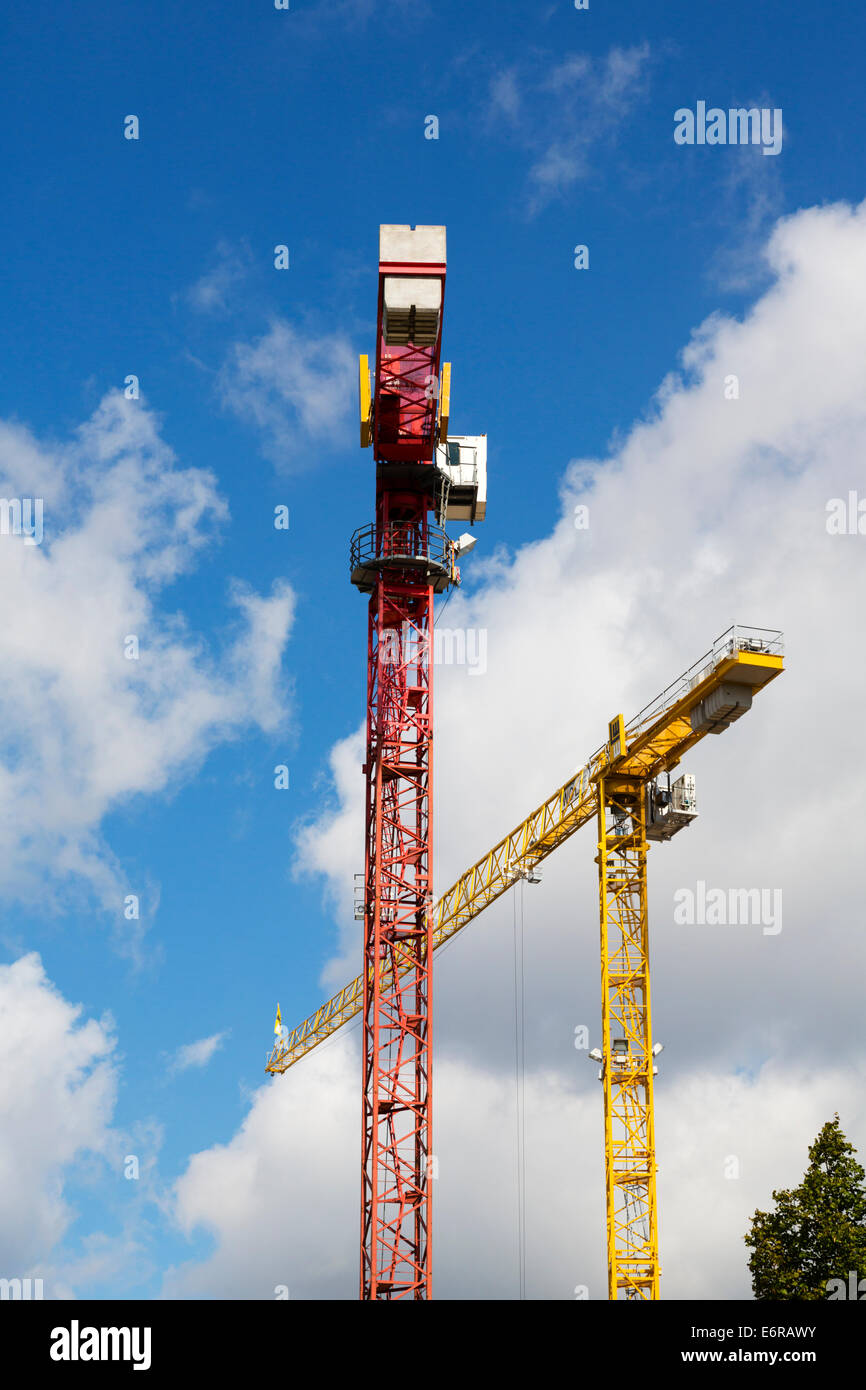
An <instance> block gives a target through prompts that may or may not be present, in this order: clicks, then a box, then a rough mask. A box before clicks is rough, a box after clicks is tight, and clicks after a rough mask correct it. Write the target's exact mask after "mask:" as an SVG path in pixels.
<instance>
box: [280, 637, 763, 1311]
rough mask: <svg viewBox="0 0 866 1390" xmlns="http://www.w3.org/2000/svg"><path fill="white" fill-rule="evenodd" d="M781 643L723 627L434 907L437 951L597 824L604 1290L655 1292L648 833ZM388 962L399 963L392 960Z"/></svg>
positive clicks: (675, 817) (330, 1018) (314, 1032)
mask: <svg viewBox="0 0 866 1390" xmlns="http://www.w3.org/2000/svg"><path fill="white" fill-rule="evenodd" d="M782 653H783V640H782V634H781V633H780V632H776V631H773V630H771V629H768V628H755V627H741V626H735V627H731V628H729V629H728V630H727V632H724V633H723V634H722V635H721V637H719V638H717V640H716V641H715V642H714V643H713V645H712V647H711V648H710V650H709V651H708V652H706V653H705V654H704V655H703V656H702V657H701V658H700V659H699V660H698V661H696V662H695V663H694V664H693V665H692V666H690V667H689V668H688V670H687V671H684V672H683V674H682V675H681V676H680V677H679V678H678V679H677V680H676V681H674V682H673V684H672V685H669V686H668V687H667V689H666V690H663V691H662V693H661V694H660V695H658V696H657V697H656V699H655V700H653V701H651V703H650V704H649V705H647V706H645V708H644V709H642V710H641V711H640V713H639V714H637V715H636V716H635V717H634V719H632V720H630V721H629V722H628V723H626V722H625V720H624V719H623V716H622V715H621V714H620V715H617V716H616V717H615V718H614V719H612V720H611V722H610V725H609V728H608V739H607V742H606V743H605V744H603V746H602V747H601V748H600V749H598V750H597V752H595V753H593V755H592V757H591V758H590V759H589V761H588V762H587V763H586V764H585V765H584V766H583V767H582V768H581V769H580V771H579V772H577V773H576V774H575V775H574V776H573V777H570V778H569V780H568V781H567V782H565V783H564V784H563V785H562V786H561V787H560V788H559V789H558V791H556V792H554V794H553V795H552V796H551V797H548V799H547V801H545V802H544V803H543V804H542V805H541V806H539V807H538V809H537V810H535V811H533V813H532V815H531V816H527V818H526V820H525V821H523V822H522V824H521V825H519V826H518V827H517V829H516V830H513V831H512V832H511V834H510V835H506V836H505V838H504V839H502V840H500V841H499V843H498V844H497V845H495V846H494V847H493V849H491V850H490V851H489V852H488V853H487V854H486V855H484V857H483V858H482V859H479V860H478V862H477V863H476V864H473V865H472V868H471V869H468V870H467V871H466V873H464V874H463V875H462V876H461V877H460V878H459V879H458V880H457V882H456V883H454V884H452V886H451V887H450V888H449V889H448V890H447V892H445V893H444V894H443V895H442V897H441V898H440V899H439V901H438V902H437V903H436V905H435V907H434V909H433V912H434V929H433V938H432V939H433V950H436V948H437V947H439V946H441V945H443V944H444V942H446V941H449V940H450V939H451V938H452V937H453V936H455V935H456V933H457V932H459V931H460V930H461V929H462V928H463V927H465V926H466V924H467V923H468V922H471V921H472V919H473V918H474V917H477V916H478V914H479V913H480V912H483V911H484V909H485V907H488V906H489V905H490V903H492V902H494V901H495V900H496V899H497V898H499V897H501V895H502V894H503V893H505V892H506V891H507V889H509V888H510V887H511V886H512V885H513V884H514V883H516V882H517V881H518V880H519V879H522V878H531V877H533V876H534V873H533V871H534V870H535V868H536V866H537V865H538V864H540V863H541V861H542V860H544V859H546V858H547V856H548V855H549V854H552V853H553V851H554V850H555V849H557V848H558V847H559V846H560V845H561V844H562V843H563V842H564V841H565V840H567V839H569V837H570V836H571V835H573V834H574V832H575V831H576V830H579V829H580V827H581V826H583V825H586V824H587V823H588V822H589V821H591V820H593V819H595V820H596V822H597V826H598V856H597V860H596V862H597V864H598V877H599V918H600V926H601V1009H602V1045H601V1048H600V1049H597V1050H595V1051H593V1052H592V1053H591V1054H590V1056H592V1057H593V1058H595V1059H596V1060H598V1061H599V1062H600V1063H601V1068H600V1072H599V1075H600V1078H601V1081H602V1089H603V1092H604V1132H605V1185H606V1194H607V1263H608V1297H609V1298H610V1299H613V1300H615V1299H619V1298H624V1299H655V1298H658V1296H659V1274H660V1270H659V1253H658V1231H657V1215H656V1159H655V1134H654V1118H653V1076H654V1074H655V1071H656V1067H655V1064H654V1059H655V1056H656V1055H657V1053H658V1052H659V1051H660V1048H659V1047H658V1045H657V1044H655V1045H654V1044H653V1037H652V1019H651V1011H650V968H649V935H648V919H647V875H646V862H647V851H648V847H649V846H648V842H649V841H653V840H656V841H658V840H668V839H670V838H671V836H672V835H674V834H676V833H677V832H678V831H679V830H681V829H683V828H684V827H685V826H686V825H688V824H690V822H691V821H692V820H693V819H694V818H695V816H696V815H697V807H696V800H695V790H694V778H693V777H690V776H688V775H683V776H681V777H680V778H679V779H678V780H677V781H676V782H675V783H674V784H673V786H671V785H670V773H671V771H672V770H673V768H675V767H676V766H677V765H678V763H679V762H680V759H681V758H682V756H683V755H684V754H685V753H687V752H688V750H689V749H690V748H692V747H693V746H694V744H696V743H698V742H699V740H700V739H702V738H703V737H704V735H705V734H720V733H722V732H724V730H725V729H727V728H729V727H730V725H731V724H732V723H734V721H735V720H737V719H739V718H740V716H741V715H743V714H745V713H746V711H747V710H748V709H750V707H751V704H752V698H753V696H754V695H755V694H756V693H757V692H758V691H759V690H761V689H763V687H764V686H765V685H767V684H768V683H769V682H770V681H771V680H773V679H774V678H775V677H776V676H777V675H779V673H780V672H781V671H782V669H783V654H782ZM665 778H666V781H667V785H666V786H665V785H664V784H663V781H662V779H665ZM389 968H393V967H389ZM411 968H412V960H411V958H409V957H407V962H406V969H411ZM396 970H397V972H398V974H399V973H402V971H401V963H400V960H399V956H398V957H397V965H396ZM363 997H364V990H363V979H362V977H361V976H358V978H357V979H355V980H353V981H352V983H351V984H349V985H346V986H345V988H343V989H341V990H340V991H339V993H337V994H335V995H334V996H333V998H332V999H329V1000H328V1001H327V1003H325V1004H323V1005H322V1006H321V1008H319V1009H317V1010H316V1012H315V1013H314V1014H312V1015H311V1016H310V1017H309V1018H308V1019H306V1020H305V1022H303V1023H301V1024H300V1025H299V1026H298V1027H297V1028H295V1029H293V1030H292V1031H291V1032H289V1031H288V1030H285V1029H282V1028H280V1029H279V1034H278V1037H277V1040H276V1042H275V1043H274V1047H273V1050H272V1051H271V1053H270V1055H269V1057H268V1061H267V1071H269V1072H272V1073H275V1074H278V1073H282V1072H285V1071H288V1069H289V1067H291V1066H293V1065H294V1064H295V1062H297V1061H299V1060H300V1058H301V1057H304V1056H306V1054H307V1053H308V1052H311V1051H312V1049H313V1048H314V1047H317V1046H318V1045H319V1043H321V1042H324V1040H325V1039H326V1038H328V1037H330V1036H331V1035H332V1034H333V1033H335V1032H336V1031H337V1029H338V1028H340V1027H342V1025H343V1024H344V1023H347V1022H348V1021H349V1019H351V1018H353V1017H355V1015H356V1014H358V1013H359V1012H360V1010H361V1006H362V1003H363Z"/></svg>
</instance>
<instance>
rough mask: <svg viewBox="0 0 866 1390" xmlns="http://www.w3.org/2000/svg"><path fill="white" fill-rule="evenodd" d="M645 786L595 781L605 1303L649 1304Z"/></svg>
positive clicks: (651, 1165) (652, 1252) (611, 778)
mask: <svg viewBox="0 0 866 1390" xmlns="http://www.w3.org/2000/svg"><path fill="white" fill-rule="evenodd" d="M644 788H645V783H644V781H643V779H641V778H639V777H618V776H616V775H615V774H611V775H607V776H602V777H600V778H599V781H598V861H597V862H598V878H599V920H600V924H601V1031H602V1048H601V1051H602V1057H603V1062H602V1073H601V1076H602V1083H603V1090H604V1147H605V1182H606V1192H607V1264H608V1297H609V1298H610V1299H613V1300H616V1299H618V1298H620V1297H625V1298H627V1299H634V1298H649V1299H653V1298H658V1296H659V1259H658V1231H657V1223H656V1162H655V1136H654V1120H653V1051H652V1020H651V1014H650V969H649V934H648V924H647V875H646V859H647V842H646V824H645V814H646V813H645V805H646V798H645V794H644Z"/></svg>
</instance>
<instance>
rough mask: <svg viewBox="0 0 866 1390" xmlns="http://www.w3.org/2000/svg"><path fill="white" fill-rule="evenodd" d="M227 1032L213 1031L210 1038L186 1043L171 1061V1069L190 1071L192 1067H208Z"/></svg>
mask: <svg viewBox="0 0 866 1390" xmlns="http://www.w3.org/2000/svg"><path fill="white" fill-rule="evenodd" d="M227 1037H228V1034H227V1033H212V1034H211V1036H210V1037H209V1038H199V1039H198V1041H197V1042H191V1043H184V1045H183V1047H179V1048H178V1049H177V1052H175V1054H174V1056H173V1057H172V1058H171V1059H170V1061H169V1070H170V1071H173V1072H179V1071H188V1070H189V1068H190V1067H206V1066H207V1064H208V1062H209V1061H210V1059H211V1057H212V1056H213V1055H214V1053H215V1052H216V1050H217V1048H220V1047H222V1045H223V1041H224V1039H225V1038H227Z"/></svg>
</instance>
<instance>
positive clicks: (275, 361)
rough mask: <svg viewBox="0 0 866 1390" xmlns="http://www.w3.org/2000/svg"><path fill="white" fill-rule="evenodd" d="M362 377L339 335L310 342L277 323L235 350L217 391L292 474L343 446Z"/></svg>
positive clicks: (268, 454)
mask: <svg viewBox="0 0 866 1390" xmlns="http://www.w3.org/2000/svg"><path fill="white" fill-rule="evenodd" d="M357 373H358V359H357V356H356V355H355V352H354V350H353V349H352V346H351V344H350V343H349V341H348V339H347V338H346V337H344V336H343V335H342V334H336V333H335V334H323V335H321V336H319V337H313V336H312V335H307V334H304V333H303V332H301V331H300V330H299V329H297V328H296V327H294V325H292V324H291V323H288V322H286V320H284V319H275V320H274V321H273V322H272V323H271V325H270V328H269V329H268V332H267V333H265V334H263V335H262V336H261V337H260V338H258V339H257V340H256V341H255V342H252V343H245V342H239V343H235V344H234V345H233V347H232V348H231V350H230V352H229V354H228V357H227V360H226V362H225V363H224V365H223V367H222V369H221V371H220V376H219V389H220V392H221V396H222V400H223V404H224V405H225V406H226V407H227V408H228V409H229V410H231V411H233V412H234V413H235V414H236V415H237V416H238V417H239V418H240V419H242V420H244V421H246V422H247V423H249V424H252V425H254V426H255V427H256V428H257V429H258V430H259V431H260V432H261V434H262V438H263V443H262V452H263V453H264V454H265V456H266V457H267V458H269V459H271V460H272V461H273V462H274V463H275V464H277V465H278V467H280V468H283V469H285V470H286V471H293V470H296V469H300V468H303V467H306V466H309V464H310V463H311V462H313V461H314V457H315V454H317V453H318V454H321V452H322V449H323V448H331V449H338V448H340V447H341V446H342V445H344V444H345V442H346V440H347V438H348V420H349V415H350V413H351V403H352V402H353V401H354V399H355V396H356V394H357Z"/></svg>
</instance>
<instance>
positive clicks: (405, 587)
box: [352, 225, 486, 1299]
mask: <svg viewBox="0 0 866 1390" xmlns="http://www.w3.org/2000/svg"><path fill="white" fill-rule="evenodd" d="M444 291H445V228H444V227H414V228H413V227H407V226H394V225H388V226H383V227H381V228H380V230H379V311H378V326H377V348H376V368H375V374H374V378H373V390H372V393H371V391H370V379H369V369H368V365H367V359H366V358H364V357H362V358H361V378H360V386H361V443H362V445H369V444H372V446H373V455H374V458H375V462H376V519H375V522H374V523H373V524H372V525H370V526H366V527H363V528H362V529H361V530H359V531H357V532H356V533H355V535H354V536H353V538H352V582H353V583H354V584H356V585H357V586H358V588H359V589H361V591H362V592H364V593H369V595H370V606H369V624H368V653H367V754H366V762H365V764H364V773H365V776H366V837H367V845H366V864H365V874H364V905H363V921H364V1063H363V1065H364V1074H363V1112H362V1123H363V1148H362V1217H361V1298H362V1299H396V1298H409V1299H425V1298H429V1297H430V1294H431V1264H430V1229H431V1220H430V1218H431V1176H432V1174H431V1172H430V1169H431V1163H430V1158H431V1154H430V1133H431V1130H430V1126H431V1096H432V1079H431V1047H430V986H431V968H430V965H431V925H432V906H433V893H432V879H431V865H432V815H431V771H432V767H431V765H432V748H433V662H432V656H431V653H432V647H433V644H432V636H433V601H434V594H436V593H441V592H442V591H443V590H445V589H446V588H447V587H448V586H449V584H453V583H458V582H459V572H458V570H457V567H456V564H455V557H456V555H457V553H458V551H459V549H460V548H461V545H462V546H463V547H464V548H468V545H467V542H468V541H469V540H470V539H471V538H469V537H463V538H462V540H461V541H458V542H457V544H456V545H455V544H452V542H451V541H450V540H449V539H448V537H447V536H446V535H445V532H444V531H443V530H442V529H441V525H440V524H437V523H442V522H444V521H445V519H446V518H447V517H450V516H455V517H465V518H466V519H468V520H470V521H472V522H474V521H475V520H476V519H478V520H480V519H481V518H482V517H483V515H484V491H485V486H486V480H485V466H486V438H485V437H483V436H481V437H478V438H476V439H473V440H470V441H468V445H467V447H466V449H465V461H464V445H466V443H467V442H466V441H463V440H457V439H455V440H447V438H446V435H447V426H448V382H449V379H450V369H449V368H448V367H447V365H446V366H445V368H444V369H443V373H442V382H441V384H440V368H439V355H440V346H441V339H442V305H443V299H444ZM431 513H432V514H433V517H432V519H431V515H430V514H431Z"/></svg>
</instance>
